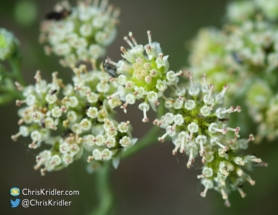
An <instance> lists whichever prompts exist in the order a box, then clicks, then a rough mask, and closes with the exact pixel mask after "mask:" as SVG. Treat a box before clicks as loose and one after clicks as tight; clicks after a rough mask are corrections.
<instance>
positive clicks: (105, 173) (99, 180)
mask: <svg viewBox="0 0 278 215" xmlns="http://www.w3.org/2000/svg"><path fill="white" fill-rule="evenodd" d="M110 167H111V165H110V164H106V165H104V166H103V167H102V168H101V169H100V170H98V171H97V172H96V173H95V174H96V187H95V188H96V191H97V194H98V198H99V204H98V207H97V208H96V210H94V211H93V213H92V215H108V214H110V213H111V210H112V205H113V195H112V192H111V189H110V186H109V178H110V177H109V172H110Z"/></svg>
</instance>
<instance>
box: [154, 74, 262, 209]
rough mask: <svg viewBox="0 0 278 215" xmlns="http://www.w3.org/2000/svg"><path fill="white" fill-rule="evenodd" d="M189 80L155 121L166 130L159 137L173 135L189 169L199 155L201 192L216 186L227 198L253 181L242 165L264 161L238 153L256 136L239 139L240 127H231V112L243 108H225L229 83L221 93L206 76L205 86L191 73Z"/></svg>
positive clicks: (248, 166) (249, 167) (166, 104)
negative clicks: (196, 80)
mask: <svg viewBox="0 0 278 215" xmlns="http://www.w3.org/2000/svg"><path fill="white" fill-rule="evenodd" d="M189 79H190V86H189V87H188V88H187V90H186V89H185V88H179V89H177V90H176V91H175V92H174V94H173V96H172V97H171V98H168V99H167V100H166V102H165V106H166V108H167V109H169V112H168V113H166V114H165V115H163V116H162V117H161V119H156V120H155V121H154V124H155V125H157V126H159V127H161V128H163V129H165V130H166V132H165V134H163V135H162V136H161V137H159V138H158V140H159V141H161V142H163V141H164V140H165V138H166V137H167V136H169V137H171V139H172V141H173V143H174V145H175V148H174V150H173V155H175V154H176V153H177V152H178V151H179V152H180V153H186V154H187V155H188V156H189V159H188V162H187V167H188V168H190V167H191V166H192V164H193V162H194V160H195V158H196V157H197V156H198V154H199V155H200V156H201V157H202V162H203V164H204V168H203V174H202V175H201V176H198V177H199V178H202V184H203V185H204V186H205V191H204V192H202V194H201V195H202V196H205V195H206V192H207V190H208V189H211V188H215V189H216V190H219V191H220V192H221V193H222V195H223V198H224V199H227V192H228V190H229V189H230V187H237V186H238V183H242V182H243V181H244V180H247V181H249V182H250V183H253V181H252V180H251V179H250V177H249V176H248V175H247V174H246V173H244V172H243V170H242V169H240V166H244V167H246V168H247V169H251V166H252V165H251V164H250V162H251V161H254V162H257V163H260V162H261V160H260V159H257V158H255V157H254V156H253V157H252V156H245V157H242V156H239V155H238V154H239V153H238V151H239V150H242V149H247V147H248V142H250V141H252V140H254V137H253V135H250V136H249V139H248V140H245V139H239V131H240V128H239V127H236V128H231V127H229V126H228V123H227V121H228V120H229V118H230V117H231V113H234V112H240V111H241V108H240V107H239V106H237V107H233V106H231V107H229V108H225V107H223V102H224V97H225V93H226V90H227V89H228V86H227V85H226V86H225V87H224V88H223V90H222V91H221V92H220V93H214V92H213V89H214V85H212V84H211V85H207V83H206V79H205V76H203V81H204V84H203V85H197V84H194V82H193V79H192V74H191V73H190V74H189ZM231 134H233V135H231ZM251 157H252V159H251ZM249 158H250V159H249ZM248 159H249V160H248ZM230 173H231V174H230ZM234 173H236V174H234ZM240 192H241V191H240ZM227 201H228V200H227ZM227 204H228V203H227Z"/></svg>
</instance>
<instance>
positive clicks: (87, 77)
mask: <svg viewBox="0 0 278 215" xmlns="http://www.w3.org/2000/svg"><path fill="white" fill-rule="evenodd" d="M74 73H75V75H74V77H73V85H72V84H68V85H66V86H65V85H64V84H63V82H62V80H61V79H59V78H58V77H57V72H56V73H53V75H52V77H53V78H52V83H49V84H48V83H47V82H46V81H45V80H43V79H42V78H41V75H40V72H39V71H38V72H37V73H36V75H35V80H36V84H35V85H33V86H32V85H31V86H28V87H25V88H23V87H20V88H22V89H23V96H24V97H25V99H24V100H21V101H20V100H17V101H16V104H17V105H18V106H21V105H22V104H26V107H23V108H21V109H20V110H19V112H18V114H19V116H20V120H19V122H18V124H19V125H20V127H19V132H18V133H17V134H15V135H13V136H12V139H13V140H17V138H18V137H19V136H24V137H27V136H30V137H31V139H32V143H30V144H29V147H30V148H34V149H35V148H38V147H39V146H41V143H43V142H44V143H48V144H51V145H52V148H51V149H50V150H45V151H43V152H41V153H40V154H39V155H38V156H37V164H36V166H35V169H39V168H42V167H43V166H44V167H43V168H42V169H41V172H42V174H43V175H44V174H45V172H46V171H52V170H58V169H61V168H63V167H66V166H67V165H68V164H70V163H72V162H73V161H74V160H76V159H78V158H80V157H81V156H82V155H83V156H87V158H88V161H92V160H94V161H95V162H99V161H101V160H103V161H108V160H111V159H114V158H115V159H116V158H117V159H116V160H119V158H118V155H119V153H120V151H121V150H122V149H126V148H128V147H130V146H132V145H133V144H134V143H135V142H136V139H133V138H132V137H131V133H130V130H131V126H130V125H129V122H122V123H120V124H118V123H117V122H116V121H114V120H111V119H110V117H111V113H112V109H113V108H114V107H116V106H118V105H120V104H121V101H120V100H119V98H118V97H114V99H113V100H110V101H107V100H106V99H105V98H106V97H107V95H109V94H111V92H113V91H114V90H115V89H116V87H117V86H116V83H110V81H109V78H110V77H109V75H108V74H107V73H105V72H102V71H90V72H89V71H87V69H86V67H85V66H84V65H81V66H80V67H79V68H75V69H74ZM84 149H85V151H86V152H87V154H86V153H85V152H84ZM115 165H116V164H115Z"/></svg>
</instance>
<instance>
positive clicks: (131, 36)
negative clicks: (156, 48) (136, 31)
mask: <svg viewBox="0 0 278 215" xmlns="http://www.w3.org/2000/svg"><path fill="white" fill-rule="evenodd" d="M128 35H129V37H130V39H131V40H132V42H133V43H134V45H135V46H137V45H138V44H137V42H136V40H135V38H134V36H133V34H132V32H129V34H128Z"/></svg>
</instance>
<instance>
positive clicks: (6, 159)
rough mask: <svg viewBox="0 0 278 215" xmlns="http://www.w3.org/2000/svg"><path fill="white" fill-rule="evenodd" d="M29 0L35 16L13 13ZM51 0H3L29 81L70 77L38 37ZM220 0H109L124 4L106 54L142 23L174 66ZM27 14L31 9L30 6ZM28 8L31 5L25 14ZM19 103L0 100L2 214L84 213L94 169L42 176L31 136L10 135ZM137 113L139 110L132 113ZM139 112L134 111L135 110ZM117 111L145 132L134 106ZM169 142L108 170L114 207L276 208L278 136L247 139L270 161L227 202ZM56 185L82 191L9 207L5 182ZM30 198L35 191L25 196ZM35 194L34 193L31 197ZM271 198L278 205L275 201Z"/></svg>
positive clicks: (143, 37) (5, 21)
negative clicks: (64, 203) (50, 202)
mask: <svg viewBox="0 0 278 215" xmlns="http://www.w3.org/2000/svg"><path fill="white" fill-rule="evenodd" d="M20 2H21V3H22V2H29V3H31V4H32V5H33V6H34V7H35V11H36V14H34V17H35V19H34V20H33V21H32V20H31V19H30V20H31V21H29V22H26V21H25V22H23V21H24V20H23V21H22V19H21V18H20V17H21V16H22V14H24V12H20V13H21V15H18V14H17V13H16V10H18V9H16V8H18V4H19V3H20ZM55 2H56V1H54V0H48V1H44V0H37V1H35V0H33V1H31V0H29V1H27V0H26V1H16V0H13V1H7V0H1V1H0V27H5V28H7V29H8V30H10V31H12V32H14V34H15V35H16V37H17V38H18V39H19V40H20V44H21V45H20V50H21V53H22V57H23V60H22V72H23V73H24V77H25V79H26V80H27V82H28V83H29V84H33V83H34V79H33V76H34V74H35V72H36V71H37V70H41V72H42V75H43V77H45V78H47V79H49V78H50V76H51V73H52V72H54V71H59V76H61V77H63V78H64V79H66V80H67V81H70V78H71V75H72V72H71V71H70V70H68V69H65V68H63V67H61V66H60V65H59V64H58V59H57V58H56V57H55V56H50V57H48V56H46V55H45V54H44V52H43V47H42V46H41V45H40V44H39V43H38V35H39V23H40V20H42V19H43V18H44V16H45V14H46V13H47V12H49V11H51V10H52V8H53V5H54V4H55ZM227 2H228V1H226V0H225V1H224V0H209V1H208V0H194V1H192V0H172V1H166V0H152V1H147V0H140V1H138V0H137V1H136V0H129V1H124V0H114V1H110V3H112V4H113V5H115V6H118V7H120V8H121V16H120V20H121V23H120V26H119V31H118V36H117V38H116V40H115V42H114V43H113V44H112V45H111V46H110V47H109V49H108V51H107V54H108V55H109V57H111V58H112V59H113V60H115V61H117V60H119V59H120V50H119V48H120V46H122V45H126V44H125V42H124V41H123V39H122V38H123V37H124V36H125V35H127V34H128V32H129V31H132V32H133V33H134V35H135V37H136V39H137V41H138V42H139V43H143V44H145V43H146V42H147V34H146V31H147V30H151V31H152V33H153V40H154V41H158V42H160V44H161V47H162V49H163V53H164V54H165V55H169V56H170V57H169V62H170V66H171V69H172V70H174V71H177V70H178V69H180V68H182V67H184V66H186V64H187V56H188V52H187V50H186V41H189V40H190V39H192V38H193V37H194V36H195V35H196V34H197V31H198V29H200V28H202V27H206V26H216V27H219V26H221V24H222V23H223V21H224V19H223V16H224V14H225V7H226V4H227ZM29 15H30V14H29ZM25 16H28V12H26V14H24V16H23V17H25ZM17 109H18V108H17V107H16V106H15V104H14V103H11V104H8V105H5V106H1V107H0V122H1V123H0V126H1V127H0V135H1V146H3V148H1V152H2V153H1V156H0V164H1V182H0V189H1V194H2V195H1V197H0V205H1V214H5V215H6V214H7V215H10V214H28V215H29V214H30V215H32V214H40V215H47V214H55V215H56V214H71V215H75V214H79V215H83V214H88V212H89V211H90V210H91V209H92V208H94V207H96V205H97V203H98V199H97V197H96V194H95V184H94V181H95V178H94V175H89V174H87V172H86V170H85V162H83V161H82V160H80V161H77V162H74V164H72V165H70V166H69V167H68V168H66V169H63V170H61V171H58V172H50V173H47V174H46V176H44V177H42V176H41V175H40V172H39V171H35V170H34V169H33V166H34V164H35V156H36V155H37V154H38V153H39V151H40V149H38V150H29V149H28V144H29V140H28V139H27V138H26V139H24V138H20V139H19V141H17V142H13V141H12V140H11V138H10V136H11V135H12V134H14V133H17V131H18V125H17V120H18V116H17ZM137 113H140V114H137ZM138 115H139V116H138ZM117 117H118V118H119V119H121V120H126V119H129V120H130V121H131V122H132V125H133V128H134V132H133V136H134V137H138V138H140V137H142V136H143V135H144V133H146V132H147V131H148V130H149V128H150V127H151V126H152V123H149V124H143V123H142V122H141V118H142V116H141V112H139V111H138V108H137V107H136V106H135V107H129V109H128V113H127V114H126V115H124V114H122V112H121V111H120V112H119V114H118V115H117ZM172 149H173V144H172V143H167V142H166V143H157V144H152V146H150V147H147V148H145V149H143V150H142V151H139V152H138V153H137V154H136V155H134V156H132V157H130V158H128V159H125V160H122V161H121V163H120V166H119V168H118V169H117V170H113V172H112V174H111V187H112V190H113V192H114V195H115V211H114V214H115V215H131V214H132V215H143V214H144V215H191V214H194V215H199V214H200V215H218V214H227V215H233V214H239V215H241V214H242V215H243V214H244V215H247V214H252V215H256V214H262V213H263V214H277V209H276V208H277V207H275V206H277V192H278V183H277V181H278V168H277V166H275V165H277V164H278V156H277V152H276V151H277V149H278V144H277V141H276V142H274V143H268V142H262V143H261V144H260V145H254V144H251V145H250V147H249V151H248V152H249V153H254V152H255V153H256V155H257V156H258V157H261V158H262V159H263V160H264V161H266V162H268V163H269V166H268V167H267V168H257V169H256V171H254V172H252V173H251V176H252V178H253V179H254V180H256V182H257V183H256V185H255V186H254V187H251V186H250V185H249V184H247V183H246V184H245V185H244V190H245V192H246V193H247V197H246V198H245V199H241V197H240V195H239V194H238V193H237V192H234V193H232V194H231V195H230V202H231V204H232V206H231V208H226V207H225V206H224V204H223V203H224V202H223V200H222V198H221V195H220V194H219V193H216V192H215V191H212V190H210V191H209V192H208V195H207V197H206V198H202V197H200V192H201V191H202V190H203V186H201V185H200V180H199V179H197V175H198V174H200V172H201V165H200V164H198V162H197V163H196V164H195V166H194V167H193V168H192V169H190V170H188V169H187V168H186V162H187V157H186V156H181V155H179V156H177V157H174V156H173V155H172V153H171V151H172ZM13 186H17V187H19V188H31V189H35V188H36V189H40V188H57V189H63V190H66V189H71V190H79V191H80V196H74V197H73V196H71V197H61V196H57V197H56V196H54V197H45V196H42V197H38V199H41V200H43V199H48V198H53V199H62V198H64V199H67V200H72V202H73V203H72V206H71V207H33V208H28V209H23V208H21V207H19V208H16V209H11V208H10V204H9V200H10V198H11V197H10V195H9V191H10V188H11V187H13ZM27 198H29V199H31V198H32V197H27ZM34 198H36V197H34ZM275 204H276V205H275Z"/></svg>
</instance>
